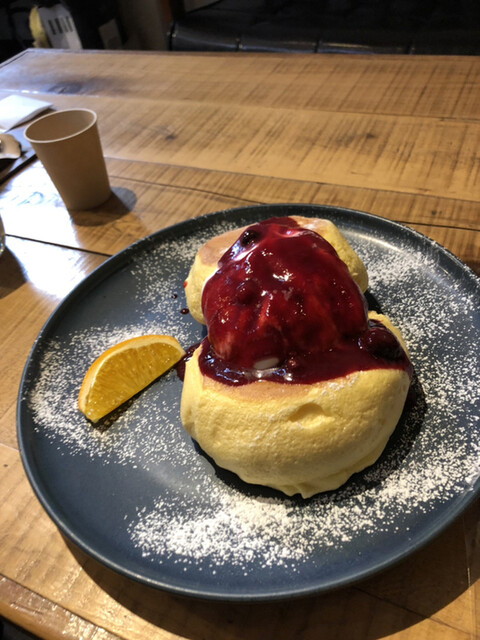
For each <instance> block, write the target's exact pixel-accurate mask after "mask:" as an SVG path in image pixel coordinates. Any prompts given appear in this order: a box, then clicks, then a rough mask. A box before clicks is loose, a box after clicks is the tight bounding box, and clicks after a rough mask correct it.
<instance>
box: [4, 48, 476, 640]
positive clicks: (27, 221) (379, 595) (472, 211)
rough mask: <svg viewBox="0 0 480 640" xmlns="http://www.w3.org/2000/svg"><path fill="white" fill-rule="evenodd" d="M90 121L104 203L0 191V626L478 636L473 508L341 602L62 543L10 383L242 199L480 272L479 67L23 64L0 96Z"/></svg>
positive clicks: (433, 61)
mask: <svg viewBox="0 0 480 640" xmlns="http://www.w3.org/2000/svg"><path fill="white" fill-rule="evenodd" d="M17 92H22V93H23V94H27V95H31V96H33V97H37V98H40V99H45V100H48V101H50V102H52V103H53V104H54V106H55V107H56V108H65V107H74V106H81V107H90V108H93V109H94V110H95V111H97V113H98V116H99V123H100V131H101V136H102V141H103V146H104V151H105V155H106V159H107V167H108V171H109V174H110V177H111V183H112V186H113V191H114V194H115V196H114V197H113V198H112V199H111V200H109V201H108V202H107V203H106V204H105V205H104V206H102V207H100V209H99V210H97V211H82V212H75V213H73V212H68V211H67V210H66V209H65V207H64V206H63V203H62V202H61V200H60V199H59V197H58V195H57V193H56V192H55V189H54V188H53V186H52V185H51V183H50V182H49V180H48V178H47V176H46V173H45V171H44V170H43V168H42V166H41V165H40V164H39V163H38V161H35V162H33V163H31V164H29V165H27V166H25V167H24V168H23V169H22V170H21V171H20V172H18V173H17V174H16V175H14V176H13V177H12V178H11V179H10V180H9V181H7V182H5V183H4V184H3V185H1V186H0V207H1V216H2V218H3V221H4V225H5V228H6V234H7V238H6V245H7V249H6V251H5V253H4V255H3V256H2V257H1V259H0V313H1V324H0V336H1V344H2V359H1V364H0V367H1V376H0V384H1V389H2V392H1V395H0V479H1V483H0V504H1V505H2V506H1V517H0V615H2V616H4V617H6V618H8V619H10V620H11V621H13V622H15V623H17V624H19V625H21V626H22V627H24V628H26V629H28V630H30V631H32V632H33V633H35V634H37V635H38V636H40V637H41V638H72V639H75V640H77V639H78V638H83V639H86V638H92V639H93V638H102V639H103V638H105V639H106V638H127V639H128V640H134V639H138V638H161V639H165V640H166V639H167V638H168V639H171V638H189V639H191V640H200V639H201V638H208V639H213V638H214V639H215V640H223V639H225V640H227V639H229V640H230V639H233V638H235V639H237V638H238V639H240V638H242V639H248V640H253V639H258V640H268V639H270V638H271V639H272V640H274V639H275V640H278V639H281V640H291V639H293V638H298V639H302V640H307V639H312V640H313V639H315V640H316V639H317V638H322V639H330V638H338V639H342V640H343V639H345V638H347V639H348V638H365V639H367V638H368V639H374V638H402V639H403V638H405V639H406V638H412V639H413V638H414V639H415V640H419V639H432V640H433V639H435V640H439V639H449V640H453V639H458V640H460V639H462V640H467V639H469V640H472V639H473V638H480V583H479V582H478V577H479V572H480V555H479V550H478V543H479V536H480V527H479V518H478V506H479V504H478V501H477V502H476V503H474V504H473V505H472V506H471V507H470V508H469V509H468V510H467V512H466V513H465V514H464V515H463V516H462V517H460V518H459V519H458V520H457V521H455V522H454V523H453V524H452V525H450V526H449V527H448V528H447V529H446V530H445V531H444V532H443V533H441V534H440V536H439V537H438V538H436V539H435V540H434V541H433V542H431V543H430V544H428V545H427V546H426V547H424V548H423V549H422V550H420V551H417V552H416V553H415V554H414V555H412V556H411V557H409V558H408V559H407V560H404V561H403V562H402V563H401V564H399V565H397V566H395V567H394V568H392V569H390V570H387V571H385V572H384V573H382V574H380V575H378V576H375V577H373V578H370V579H368V580H365V581H363V582H361V583H359V584H356V585H355V586H352V587H350V588H345V589H343V590H341V591H337V592H334V593H329V594H326V595H319V596H317V597H309V598H305V599H301V600H292V601H283V602H276V603H267V604H228V603H216V602H203V601H196V600H185V599H182V598H180V597H177V596H173V595H169V594H167V593H163V592H158V591H155V590H153V589H150V588H148V587H145V586H142V585H140V584H136V583H133V582H131V581H129V580H128V579H127V578H124V577H121V576H119V575H116V574H115V573H112V572H111V571H110V570H108V569H106V568H104V567H103V566H101V565H100V564H97V562H96V561H94V560H92V559H91V558H89V557H88V556H86V555H84V554H83V553H82V552H81V551H79V550H78V549H75V548H73V546H72V545H71V544H70V543H68V542H66V540H65V539H64V538H63V537H62V535H61V534H60V533H59V532H58V530H57V529H56V527H55V525H54V524H53V523H52V522H51V521H50V519H49V518H48V517H47V515H46V514H45V513H44V511H43V509H42V508H41V506H40V504H39V503H38V501H37V499H36V498H35V497H34V495H33V492H32V490H31V488H30V485H29V483H28V482H27V479H26V477H25V475H24V472H23V469H22V465H21V462H20V458H19V453H18V447H17V441H16V435H15V403H16V395H17V390H18V385H19V381H20V375H21V372H22V368H23V365H24V363H25V360H26V357H27V355H28V352H29V350H30V348H31V346H32V342H33V340H34V339H35V337H36V335H37V333H38V331H39V330H40V328H41V327H42V325H43V323H44V322H45V320H46V319H47V317H48V315H49V313H50V312H51V311H52V310H53V309H54V308H55V306H56V305H57V304H58V303H59V301H60V300H61V299H62V298H63V297H64V296H65V295H66V294H67V293H68V292H69V291H70V290H71V289H72V288H73V287H74V286H75V285H76V284H77V283H78V282H80V281H81V280H82V279H83V278H84V277H85V276H86V275H87V274H88V273H89V272H91V271H92V269H94V268H95V267H97V266H98V265H100V264H101V263H102V262H103V261H104V260H105V259H106V258H107V257H108V256H110V255H112V254H113V253H115V252H117V251H119V250H121V249H123V248H124V247H126V246H127V245H129V244H130V243H132V242H133V241H135V240H137V239H139V238H142V237H144V236H146V235H148V234H150V233H152V232H154V231H157V230H158V229H161V228H163V227H165V226H168V225H170V224H172V223H175V222H178V221H181V220H185V219H187V218H190V217H193V216H198V215H199V214H204V213H208V212H213V211H217V210H220V209H224V208H230V207H236V206H241V205H245V204H251V203H273V202H303V203H321V204H335V205H339V206H344V207H348V208H353V209H360V210H363V211H368V212H371V213H373V214H378V215H380V216H383V217H386V218H389V219H392V220H396V221H399V222H401V223H404V224H406V225H408V226H410V227H412V228H414V229H417V230H418V231H420V232H422V233H423V234H425V235H427V236H429V237H430V238H433V239H434V240H436V241H438V242H439V243H441V244H442V245H444V246H445V247H446V248H448V249H449V250H450V251H452V252H453V253H454V254H456V255H457V256H458V257H459V258H461V259H462V260H464V261H465V262H466V263H467V264H468V265H469V266H470V267H472V268H473V269H474V270H476V271H477V273H478V272H479V270H480V253H479V249H480V224H479V220H480V216H479V203H478V200H479V195H480V190H479V186H480V176H479V169H480V163H479V149H480V108H479V105H480V60H479V59H478V58H468V57H464V58H460V57H421V56H417V57H414V56H405V57H401V56H398V57H396V56H393V57H388V56H378V57H370V56H336V55H325V56H324V55H311V56H310V55H277V54H274V55H267V54H260V55H259V54H245V55H244V54H233V55H231V54H203V53H199V54H156V53H154V54H152V53H120V52H119V53H110V52H100V53H97V52H75V53H72V52H62V51H42V50H35V51H33V50H32V51H27V52H25V53H22V54H20V55H19V56H17V57H16V58H14V59H12V60H10V61H7V62H5V63H4V64H2V65H1V66H0V97H5V96H7V95H9V94H10V93H17Z"/></svg>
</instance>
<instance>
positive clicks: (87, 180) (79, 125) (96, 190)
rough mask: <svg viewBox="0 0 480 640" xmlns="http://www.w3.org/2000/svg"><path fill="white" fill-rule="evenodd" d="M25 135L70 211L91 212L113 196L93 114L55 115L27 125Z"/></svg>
mask: <svg viewBox="0 0 480 640" xmlns="http://www.w3.org/2000/svg"><path fill="white" fill-rule="evenodd" d="M24 135H25V138H26V139H27V140H28V141H29V142H30V144H31V145H32V147H33V149H34V151H35V153H36V154H37V157H38V159H39V160H40V161H41V162H42V164H43V166H44V167H45V169H46V170H47V173H48V175H49V176H50V178H51V179H52V182H53V184H54V185H55V187H56V188H57V190H58V192H59V194H60V196H61V198H62V200H63V201H64V203H65V205H66V207H67V209H73V210H78V209H91V208H93V207H97V206H98V205H100V204H102V203H103V202H105V200H107V198H108V197H109V196H110V193H111V191H110V185H109V182H108V175H107V169H106V166H105V160H104V157H103V153H102V147H101V144H100V136H99V134H98V128H97V114H96V113H95V112H94V111H91V110H90V109H66V110H65V111H55V112H54V113H50V114H47V115H46V116H42V117H41V118H38V119H37V120H35V121H34V122H32V123H31V124H30V125H28V127H27V128H26V129H25V133H24Z"/></svg>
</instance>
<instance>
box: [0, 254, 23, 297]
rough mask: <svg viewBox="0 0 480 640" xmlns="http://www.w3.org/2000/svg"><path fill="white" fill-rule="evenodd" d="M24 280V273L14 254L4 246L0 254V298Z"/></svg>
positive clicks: (20, 284)
mask: <svg viewBox="0 0 480 640" xmlns="http://www.w3.org/2000/svg"><path fill="white" fill-rule="evenodd" d="M25 282H26V280H25V274H24V273H23V270H22V267H21V266H20V263H19V262H18V260H17V258H16V257H15V254H14V253H12V252H11V251H10V249H9V248H8V246H6V247H5V249H4V251H3V253H2V255H1V256H0V298H5V297H6V296H8V295H10V293H12V292H13V291H15V290H16V289H19V288H20V287H21V286H22V284H24V283H25Z"/></svg>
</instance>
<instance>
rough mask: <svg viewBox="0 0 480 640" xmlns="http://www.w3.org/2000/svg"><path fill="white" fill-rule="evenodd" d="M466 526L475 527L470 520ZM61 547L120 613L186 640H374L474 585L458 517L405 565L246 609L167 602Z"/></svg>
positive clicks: (169, 598)
mask: <svg viewBox="0 0 480 640" xmlns="http://www.w3.org/2000/svg"><path fill="white" fill-rule="evenodd" d="M474 510H478V501H477V502H475V503H474V505H473V507H470V510H469V511H467V515H466V518H465V520H466V521H467V522H468V513H469V512H471V514H473V512H474ZM470 520H471V521H474V522H476V518H475V517H473V515H472V517H471V518H470ZM475 526H476V525H475ZM67 545H68V547H69V549H70V550H71V552H72V554H73V555H74V556H75V557H76V559H77V561H78V562H79V563H80V564H81V565H82V567H83V569H84V570H85V571H86V573H87V574H88V575H89V576H90V577H91V578H92V580H94V581H95V582H96V583H97V585H98V586H99V587H100V588H101V589H103V590H104V591H105V592H106V593H107V594H108V595H109V596H111V597H112V598H114V599H115V600H116V601H117V602H118V603H119V604H120V605H121V606H123V607H125V608H126V609H128V610H130V611H131V612H132V613H133V614H135V615H136V616H140V617H141V618H143V619H144V620H145V621H146V622H148V623H150V624H152V625H155V626H158V627H159V628H162V629H165V630H166V631H168V632H170V633H174V634H178V635H179V636H180V637H182V638H189V639H190V640H203V639H204V638H213V637H215V640H227V639H228V640H232V639H233V638H242V640H290V639H291V638H299V639H301V638H322V640H334V639H335V640H337V639H338V638H362V639H363V640H377V639H379V638H384V637H386V636H388V637H389V636H390V635H393V634H395V633H398V632H400V631H402V630H404V629H408V628H409V627H412V626H414V625H416V624H418V623H420V622H422V620H424V619H428V618H431V617H432V616H433V615H434V614H436V613H437V612H439V611H441V610H443V609H444V608H445V607H447V605H449V604H450V603H451V602H453V601H454V600H456V599H457V598H458V597H459V596H461V594H462V593H464V592H465V591H466V590H467V589H468V587H469V584H473V583H474V582H475V580H476V579H477V578H478V577H479V576H476V575H471V576H470V580H469V579H468V570H467V567H466V565H465V535H464V519H462V517H460V518H459V519H457V520H456V521H455V522H454V523H453V524H452V525H450V526H449V527H448V528H447V529H446V530H445V531H444V532H443V533H442V534H441V535H440V536H439V537H438V538H437V539H435V540H434V541H432V542H431V543H430V544H428V545H427V546H426V547H424V548H423V549H421V550H420V551H417V552H415V553H414V554H413V555H411V556H410V557H409V558H408V559H407V560H404V561H403V562H401V563H399V564H397V565H396V566H395V567H393V568H391V569H389V570H387V571H385V572H383V573H381V574H379V575H378V576H376V577H373V578H370V579H368V580H365V581H363V582H359V583H357V584H356V585H354V586H352V587H349V588H345V589H341V590H338V591H335V592H331V593H328V594H323V595H318V596H314V597H307V598H298V599H290V600H280V601H276V602H266V603H253V604H252V603H224V602H216V601H202V600H195V599H187V598H183V597H180V596H175V595H170V594H168V593H165V592H162V591H158V590H156V589H153V588H151V587H147V586H144V585H142V584H138V583H136V582H134V581H131V580H129V579H128V578H125V577H123V576H121V575H118V574H116V573H114V572H113V571H111V570H110V569H107V568H105V567H104V566H103V565H101V564H99V563H98V562H97V561H95V560H93V559H92V558H90V557H89V556H87V555H85V554H84V553H83V552H82V551H81V550H79V549H78V548H76V547H75V546H74V545H73V544H72V543H70V542H69V541H67ZM473 564H476V568H475V567H472V566H470V571H472V569H473V571H474V572H475V571H477V572H478V563H473ZM447 611H448V609H447ZM429 624H430V625H432V627H431V630H430V632H429V637H430V636H431V637H434V635H435V625H437V624H439V625H441V626H443V625H444V624H448V613H446V614H445V612H443V613H442V614H441V616H437V620H436V621H433V620H432V621H431V622H430V623H429ZM111 630H112V631H115V629H111ZM117 631H118V630H117ZM145 632H146V633H148V630H145ZM426 633H427V631H426Z"/></svg>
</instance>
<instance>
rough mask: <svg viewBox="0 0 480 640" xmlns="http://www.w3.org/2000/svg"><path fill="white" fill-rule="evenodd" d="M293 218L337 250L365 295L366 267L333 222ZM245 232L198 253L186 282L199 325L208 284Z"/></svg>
mask: <svg viewBox="0 0 480 640" xmlns="http://www.w3.org/2000/svg"><path fill="white" fill-rule="evenodd" d="M289 217H290V218H291V219H292V220H295V222H296V223H297V224H298V225H299V226H301V227H303V228H305V229H310V230H311V231H315V233H318V235H320V236H322V237H323V238H325V240H326V241H327V242H329V243H330V244H331V245H332V247H333V248H334V249H335V251H336V252H337V254H338V257H339V258H340V260H343V262H344V263H345V264H346V265H347V268H348V270H349V272H350V275H351V276H352V278H353V279H354V280H355V282H356V283H357V284H358V286H359V287H360V289H361V290H362V292H365V291H366V290H367V287H368V275H367V270H366V269H365V265H364V264H363V262H362V261H361V260H360V258H359V256H358V255H357V254H356V253H355V251H354V250H353V249H352V247H351V246H350V245H349V244H348V242H347V240H346V239H345V238H344V236H343V235H342V234H341V233H340V231H339V230H338V228H337V227H336V226H335V225H334V224H333V222H330V220H324V219H322V218H304V217H302V216H289ZM244 229H246V227H242V228H240V229H233V230H232V231H227V232H225V233H222V234H220V235H218V236H215V237H213V238H211V239H210V240H208V241H207V242H206V243H205V244H204V245H202V246H201V247H200V249H199V250H198V252H197V254H196V256H195V260H194V262H193V264H192V267H191V269H190V273H189V274H188V276H187V279H186V280H185V297H186V301H187V307H188V309H189V311H190V313H191V314H192V316H193V318H195V320H196V321H197V322H200V323H202V324H203V323H204V322H205V321H204V319H203V313H202V291H203V286H204V284H205V282H206V281H207V280H208V278H209V277H210V276H211V275H212V274H213V273H214V272H215V271H216V269H217V263H218V261H219V260H220V258H221V257H222V256H223V254H224V253H225V251H226V250H227V249H229V248H230V247H231V246H232V245H233V244H234V242H235V241H236V240H237V239H238V238H239V237H240V235H241V234H242V232H243V231H244Z"/></svg>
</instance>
